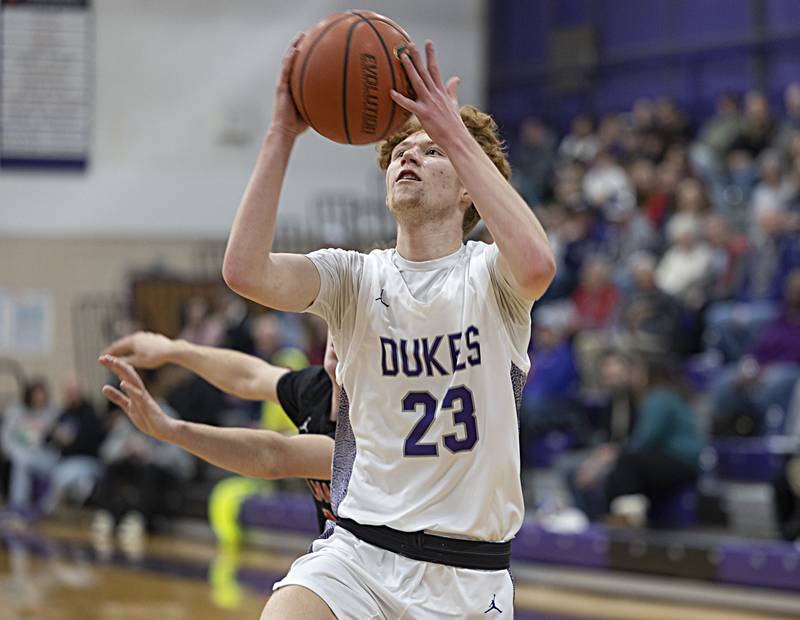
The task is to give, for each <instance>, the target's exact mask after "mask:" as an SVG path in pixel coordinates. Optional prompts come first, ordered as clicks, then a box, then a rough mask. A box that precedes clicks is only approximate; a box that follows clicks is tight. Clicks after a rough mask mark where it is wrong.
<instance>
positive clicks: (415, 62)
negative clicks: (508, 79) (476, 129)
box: [390, 41, 464, 146]
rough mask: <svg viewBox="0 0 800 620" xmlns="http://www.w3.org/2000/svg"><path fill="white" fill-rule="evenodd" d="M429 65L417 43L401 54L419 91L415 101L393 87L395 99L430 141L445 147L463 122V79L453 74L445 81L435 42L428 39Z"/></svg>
mask: <svg viewBox="0 0 800 620" xmlns="http://www.w3.org/2000/svg"><path fill="white" fill-rule="evenodd" d="M425 55H426V57H427V66H426V64H425V63H424V62H423V60H422V55H421V54H420V53H419V49H418V48H417V46H416V45H415V44H414V43H411V44H410V45H409V46H408V50H407V51H405V52H404V53H402V54H400V62H402V63H403V67H405V70H406V74H407V75H408V79H409V81H410V82H411V86H412V87H413V88H414V91H415V92H416V95H417V98H416V100H413V99H409V98H408V97H406V96H405V95H402V94H400V93H399V92H397V91H396V90H392V91H391V93H390V95H391V97H392V99H394V101H395V102H396V103H397V104H398V105H399V106H401V107H403V108H405V109H406V110H408V111H409V112H411V113H412V114H413V115H414V116H416V117H417V118H418V119H419V122H420V123H421V124H422V127H423V129H425V131H426V133H427V134H428V136H430V138H431V140H433V141H434V142H436V143H437V144H439V145H440V146H444V143H445V142H446V141H447V138H448V136H450V135H451V134H452V132H453V131H454V130H457V129H458V128H459V127H461V128H463V127H464V123H463V122H462V120H461V115H460V114H459V112H458V84H459V82H460V79H459V78H457V77H451V78H450V79H449V80H447V84H446V85H445V83H444V82H443V81H442V74H441V72H440V71H439V64H438V62H437V61H436V54H435V53H434V51H433V43H432V42H431V41H426V42H425Z"/></svg>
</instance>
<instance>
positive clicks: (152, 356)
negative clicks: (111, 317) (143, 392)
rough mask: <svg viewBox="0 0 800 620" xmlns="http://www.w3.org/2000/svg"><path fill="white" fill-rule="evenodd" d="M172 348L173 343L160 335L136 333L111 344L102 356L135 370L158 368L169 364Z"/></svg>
mask: <svg viewBox="0 0 800 620" xmlns="http://www.w3.org/2000/svg"><path fill="white" fill-rule="evenodd" d="M174 347H175V341H174V340H170V339H169V338H167V337H166V336H162V335H161V334H154V333H153V332H136V333H135V334H131V335H130V336H125V337H124V338H120V339H119V340H117V341H115V342H113V343H112V344H111V345H110V346H109V347H108V348H107V349H106V350H105V351H103V355H104V356H106V355H108V356H114V357H117V358H121V359H122V360H123V361H125V362H127V363H128V364H130V365H131V366H134V367H136V368H158V367H159V366H163V365H164V364H166V363H168V362H169V356H170V354H171V353H172V351H173V348H174ZM101 363H102V362H101ZM103 365H104V366H105V364H103ZM111 370H112V372H116V371H114V370H113V369H111Z"/></svg>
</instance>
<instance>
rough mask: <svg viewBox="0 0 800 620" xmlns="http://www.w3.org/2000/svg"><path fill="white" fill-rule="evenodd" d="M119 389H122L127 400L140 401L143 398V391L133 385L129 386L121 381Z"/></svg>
mask: <svg viewBox="0 0 800 620" xmlns="http://www.w3.org/2000/svg"><path fill="white" fill-rule="evenodd" d="M119 387H121V388H122V390H123V391H124V392H125V394H127V395H128V398H130V399H131V400H141V398H142V397H143V396H144V392H143V390H141V389H139V388H138V387H136V386H135V385H131V384H130V383H128V382H127V381H122V382H121V383H120V384H119Z"/></svg>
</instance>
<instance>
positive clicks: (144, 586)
mask: <svg viewBox="0 0 800 620" xmlns="http://www.w3.org/2000/svg"><path fill="white" fill-rule="evenodd" d="M122 546H123V547H125V548H120V545H116V546H112V547H108V548H103V547H100V548H98V547H97V546H96V545H93V544H92V537H91V535H90V533H89V528H88V527H87V524H86V523H81V522H71V521H70V522H68V523H64V522H63V521H62V522H55V521H50V522H45V523H42V524H39V525H37V526H35V527H29V528H26V529H23V530H19V529H16V530H11V529H5V530H2V529H0V600H1V601H2V602H3V604H2V605H0V620H17V619H19V620H22V619H24V620H31V619H37V620H38V619H42V620H50V619H53V620H133V619H139V618H165V619H169V620H182V619H184V618H185V619H187V620H188V619H192V620H224V619H228V618H231V619H233V618H236V619H237V620H240V619H242V618H258V616H259V614H260V612H261V609H262V608H263V606H264V601H265V600H266V598H267V595H268V593H269V592H270V590H271V586H272V584H273V583H274V582H275V581H276V580H277V579H279V578H280V577H281V576H282V575H283V574H284V573H285V571H286V569H287V568H288V567H289V565H290V564H291V561H292V559H293V557H294V555H296V554H289V553H286V552H281V551H270V550H266V549H257V550H246V551H241V552H229V553H224V552H220V551H219V550H218V548H217V546H216V545H215V544H213V543H212V542H210V541H200V540H194V539H192V540H188V539H184V538H176V537H174V536H154V537H151V538H149V539H148V540H147V541H146V543H144V544H143V545H141V546H136V545H134V546H133V547H131V545H124V544H123V545H122ZM558 572H559V571H557V570H556V571H555V573H552V569H550V568H548V567H525V568H524V570H518V571H517V572H516V574H517V608H516V616H515V617H516V618H518V619H521V620H532V619H545V618H547V619H557V618H563V619H566V618H580V619H588V618H610V619H611V618H624V619H628V618H630V619H637V620H641V619H648V620H659V619H664V620H667V619H669V620H675V619H677V618H680V619H681V620H693V619H698V620H699V619H702V620H717V619H719V620H722V619H725V620H747V619H756V618H759V619H768V618H792V617H795V618H796V617H797V616H796V615H793V614H767V613H761V612H757V611H752V612H749V611H743V610H742V609H741V607H739V608H738V609H737V608H736V607H738V606H737V605H736V603H735V601H734V600H731V601H730V603H729V607H725V606H707V605H702V604H691V605H690V604H685V603H683V604H681V603H676V602H669V601H667V600H664V599H661V600H659V599H658V598H657V597H653V596H648V597H633V596H626V595H624V594H620V593H616V594H608V593H606V594H602V593H600V592H598V591H597V589H596V588H595V589H590V588H585V587H584V588H581V587H574V586H570V587H567V586H565V585H563V583H564V582H566V583H570V581H571V580H570V575H571V573H570V571H561V572H560V574H561V575H562V577H563V576H566V578H562V579H561V580H560V581H559V580H554V579H551V578H550V577H552V574H558ZM551 573H552V574H551ZM624 578H625V577H620V579H624ZM660 581H664V582H668V581H669V580H666V579H662V580H660ZM701 585H702V584H701ZM673 589H674V588H673ZM690 598H691V597H689V596H687V597H686V599H685V600H689V599H690Z"/></svg>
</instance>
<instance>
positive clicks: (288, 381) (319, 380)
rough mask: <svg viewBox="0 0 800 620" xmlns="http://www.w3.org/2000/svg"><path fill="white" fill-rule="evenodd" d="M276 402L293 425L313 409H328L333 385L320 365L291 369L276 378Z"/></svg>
mask: <svg viewBox="0 0 800 620" xmlns="http://www.w3.org/2000/svg"><path fill="white" fill-rule="evenodd" d="M276 391H277V393H278V402H279V403H280V405H281V407H283V410H284V411H285V412H286V415H288V416H289V418H290V419H291V421H292V422H294V424H295V426H298V427H299V426H301V425H302V424H303V422H305V420H306V418H308V417H309V416H310V415H311V414H312V413H313V412H314V411H315V410H317V409H322V410H326V411H327V410H330V406H331V404H330V403H331V396H332V394H333V386H332V384H331V380H330V377H328V374H327V373H326V372H325V369H324V368H323V367H322V366H309V367H308V368H304V369H303V370H292V371H289V372H287V373H286V374H285V375H283V376H282V377H281V378H280V379H278V386H277V390H276Z"/></svg>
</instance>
